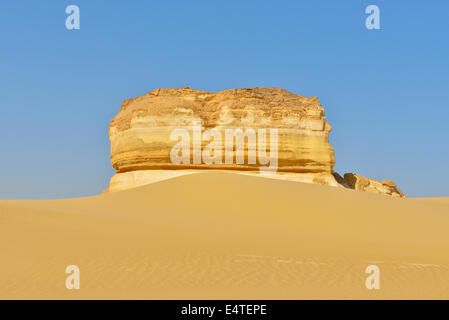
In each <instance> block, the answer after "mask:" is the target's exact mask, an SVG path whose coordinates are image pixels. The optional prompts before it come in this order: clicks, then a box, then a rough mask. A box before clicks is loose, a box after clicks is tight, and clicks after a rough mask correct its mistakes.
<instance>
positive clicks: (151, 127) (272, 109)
mask: <svg viewBox="0 0 449 320" xmlns="http://www.w3.org/2000/svg"><path fill="white" fill-rule="evenodd" d="M194 121H197V122H200V123H201V126H202V128H203V130H207V129H210V128H215V129H218V130H220V131H221V132H223V137H224V131H225V130H226V129H234V128H241V129H243V130H246V129H247V128H252V129H254V130H256V131H257V129H269V128H276V129H278V169H277V171H278V172H286V173H304V174H317V175H320V174H321V175H323V174H324V175H326V178H325V179H324V180H326V179H327V180H329V183H330V184H332V182H334V183H335V180H334V179H333V177H331V175H332V168H333V165H334V163H335V157H334V150H333V148H332V147H331V145H330V144H329V141H328V135H329V132H330V130H331V126H330V125H329V124H328V123H327V121H326V118H325V116H324V110H323V107H322V106H321V105H320V103H319V102H318V98H316V97H314V98H306V97H303V96H300V95H296V94H293V93H291V92H288V91H287V90H284V89H279V88H251V89H232V90H225V91H221V92H217V93H209V92H205V91H198V90H192V89H188V88H183V89H157V90H154V91H152V92H150V93H148V94H145V95H143V96H140V97H137V98H134V99H129V100H126V101H124V102H123V105H122V107H121V109H120V112H119V113H118V115H117V116H116V117H115V118H114V119H113V120H112V121H111V124H110V127H109V136H110V140H111V162H112V166H113V167H114V168H115V169H116V171H117V174H119V175H120V174H123V173H130V172H135V171H140V172H142V171H146V170H179V169H183V170H191V169H225V170H240V171H258V167H260V166H259V165H258V164H255V165H254V164H253V165H251V164H248V161H246V162H245V163H244V164H236V163H235V162H234V163H233V164H225V161H224V159H223V161H222V164H210V165H208V164H204V163H201V164H195V163H194V161H193V160H192V161H190V163H189V164H185V163H184V164H174V163H173V162H172V161H171V159H170V151H171V150H172V148H173V147H174V145H175V144H176V143H177V141H171V140H170V135H171V133H172V132H173V130H175V129H177V128H181V129H186V130H187V131H188V132H189V133H190V134H192V130H193V129H192V124H193V122H194ZM267 135H268V134H267ZM268 140H269V139H268ZM207 143H209V142H207V141H203V142H202V147H204V146H205V145H206V144H207ZM267 144H268V141H267ZM191 148H192V152H191V155H192V154H193V146H191ZM224 148H225V143H224V142H223V144H222V149H223V150H222V152H223V155H224V153H225V150H224ZM247 153H248V146H247V145H245V157H246V158H247ZM142 173H143V172H142ZM159 173H160V172H159ZM159 173H158V174H159ZM146 175H148V173H146ZM127 176H128V177H129V178H127V179H125V180H130V179H131V180H132V179H134V180H139V179H140V178H139V177H137V176H136V175H135V174H134V175H132V176H131V175H129V174H128V175H127ZM329 177H331V178H329ZM120 179H121V182H120V184H121V185H122V186H124V185H126V183H124V181H123V178H120ZM115 180H119V179H118V177H116V178H113V180H112V184H114V183H115ZM144 180H145V181H146V180H148V179H144ZM141 182H142V181H141ZM142 183H143V182H142ZM131 184H132V183H131ZM138 184H139V185H140V183H138ZM121 188H122V187H120V189H121ZM111 189H112V191H114V186H112V188H111Z"/></svg>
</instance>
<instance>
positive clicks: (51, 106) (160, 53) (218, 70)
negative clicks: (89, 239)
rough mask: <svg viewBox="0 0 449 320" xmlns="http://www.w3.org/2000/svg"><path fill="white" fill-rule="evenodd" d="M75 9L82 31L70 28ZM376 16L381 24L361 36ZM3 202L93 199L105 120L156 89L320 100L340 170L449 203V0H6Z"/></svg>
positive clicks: (0, 163) (0, 14)
mask: <svg viewBox="0 0 449 320" xmlns="http://www.w3.org/2000/svg"><path fill="white" fill-rule="evenodd" d="M71 4H75V5H78V6H79V8H80V11H81V29H80V30H72V31H69V30H67V29H66V28H65V19H66V17H67V14H66V13H65V8H66V6H68V5H71ZM369 4H375V5H378V6H379V8H380V18H381V30H367V29H366V28H365V19H366V17H367V15H366V14H365V8H366V6H368V5H369ZM0 6H1V10H0V41H1V42H0V43H1V47H0V48H1V50H0V99H1V100H0V101H1V102H0V134H1V136H2V137H3V139H2V140H1V144H0V148H1V151H0V155H1V156H0V168H1V171H0V198H16V199H19V198H20V199H23V198H62V197H78V196H87V195H92V194H97V193H99V192H100V191H101V190H102V189H104V188H106V187H107V185H108V181H109V178H110V177H111V176H112V175H113V174H114V170H113V169H112V167H111V165H110V160H109V148H110V145H109V140H108V135H107V131H108V125H109V121H110V120H111V119H112V118H113V117H114V116H115V114H116V113H117V112H118V110H119V108H120V105H121V102H122V100H124V99H127V98H130V97H135V96H138V95H141V94H144V93H146V92H148V91H151V90H153V89H155V88H159V87H162V88H164V87H182V86H189V87H191V88H193V89H200V90H206V91H219V90H223V89H229V88H240V87H255V86H275V87H282V88H286V89H288V90H290V91H292V92H294V93H298V94H302V95H304V96H318V97H319V100H320V102H321V104H322V105H323V106H324V108H325V111H326V116H327V119H328V121H329V123H330V124H331V125H332V126H333V128H334V129H333V131H332V132H331V136H330V141H331V144H332V145H333V146H334V148H335V150H336V159H337V163H336V166H335V169H336V171H338V172H340V173H344V172H357V173H360V174H362V175H364V176H367V177H370V178H375V179H381V180H382V179H391V180H394V181H396V182H397V184H398V185H399V187H401V188H402V189H403V191H404V192H405V193H406V194H407V195H409V196H414V197H417V196H449V188H448V186H447V181H449V161H448V158H449V142H448V140H449V132H448V124H449V41H448V40H449V37H448V36H449V18H448V17H449V16H448V13H449V2H448V1H444V0H440V1H437V0H433V1H432V0H430V1H405V0H404V1H400V0H389V1H377V0H373V1H361V0H352V1H351V0H347V1H332V0H328V1H316V0H315V1H312V0H310V1H299V0H295V1H279V0H277V1H248V0H245V1H241V0H240V1H230V0H227V1H211V0H209V1H139V0H135V1H118V0H117V1H99V0H89V1H87V0H71V1H44V0H42V1H21V0H15V1H8V2H6V1H3V2H2V4H1V5H0Z"/></svg>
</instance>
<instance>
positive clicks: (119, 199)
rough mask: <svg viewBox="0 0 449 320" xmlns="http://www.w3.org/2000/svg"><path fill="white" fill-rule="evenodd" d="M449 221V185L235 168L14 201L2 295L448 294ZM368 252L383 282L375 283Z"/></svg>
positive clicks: (3, 215)
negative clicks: (431, 192) (417, 187)
mask: <svg viewBox="0 0 449 320" xmlns="http://www.w3.org/2000/svg"><path fill="white" fill-rule="evenodd" d="M448 230H449V198H445V199H405V198H395V197H391V196H385V195H377V194H372V193H368V192H362V191H355V190H350V189H345V188H336V187H330V186H323V185H315V184H307V183H301V182H293V181H283V180H276V179H267V178H261V177H256V176H249V175H239V174H235V173H231V172H206V173H198V174H190V175H184V176H179V177H176V178H172V179H169V180H165V181H161V182H157V183H153V184H150V185H146V186H143V187H139V188H134V189H130V190H126V191H122V192H117V193H109V194H103V195H100V196H93V197H87V198H80V199H66V200H39V201H22V200H20V201H15V200H2V201H0V242H1V250H0V260H1V264H0V298H2V299H5V298H7V299H19V298H20V299H36V298H38V299H51V298H56V299H94V298H106V299H109V298H112V299H115V298H124V299H166V298H167V299H365V298H367V299H430V298H436V299H448V298H449V232H448ZM68 265H77V266H79V268H80V275H81V277H80V280H81V282H80V286H81V287H80V289H79V290H68V289H66V287H65V280H66V277H67V274H66V273H65V269H66V267H67V266H68ZM369 265H377V266H378V267H379V268H380V284H381V288H380V290H368V289H367V288H366V287H365V280H366V278H367V276H368V275H367V274H365V269H366V267H367V266H369Z"/></svg>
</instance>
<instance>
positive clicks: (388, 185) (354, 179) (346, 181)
mask: <svg viewBox="0 0 449 320" xmlns="http://www.w3.org/2000/svg"><path fill="white" fill-rule="evenodd" d="M334 176H335V178H336V180H337V182H339V183H340V184H342V185H343V186H345V187H347V188H350V189H355V190H362V191H368V192H372V193H378V194H386V195H391V196H395V197H401V198H405V194H404V193H403V192H402V191H401V190H400V189H399V188H398V187H397V186H396V183H394V182H393V181H391V180H384V181H382V182H380V181H377V180H373V179H369V178H366V177H363V176H361V175H359V174H353V173H345V175H344V178H342V177H341V176H340V175H338V173H334Z"/></svg>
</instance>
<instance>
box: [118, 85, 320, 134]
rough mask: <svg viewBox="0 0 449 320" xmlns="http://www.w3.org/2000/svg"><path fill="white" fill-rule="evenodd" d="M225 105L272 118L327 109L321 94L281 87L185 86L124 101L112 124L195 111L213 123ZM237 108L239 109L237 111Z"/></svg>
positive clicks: (312, 114) (315, 114) (314, 114)
mask: <svg viewBox="0 0 449 320" xmlns="http://www.w3.org/2000/svg"><path fill="white" fill-rule="evenodd" d="M223 108H226V109H229V110H230V111H231V112H233V116H235V117H237V118H238V117H239V114H238V113H239V112H242V111H243V112H242V113H241V115H240V116H242V117H245V116H246V115H247V114H246V112H250V113H254V112H257V113H258V115H260V116H263V117H268V118H270V119H271V120H274V121H275V120H279V119H281V118H284V117H290V116H296V117H308V118H314V117H321V116H323V114H324V110H323V108H322V106H321V105H320V103H319V102H318V97H310V98H308V97H304V96H301V95H298V94H294V93H291V92H289V91H287V90H285V89H281V88H273V87H268V88H260V87H255V88H241V89H228V90H223V91H219V92H217V93H211V92H207V91H201V90H194V89H190V88H187V87H184V88H166V89H156V90H153V91H151V92H149V93H147V94H144V95H141V96H138V97H136V98H132V99H128V100H125V101H123V104H122V107H121V109H120V112H119V113H118V115H117V116H116V117H115V118H114V119H113V120H112V122H111V126H115V127H117V129H119V130H123V129H126V127H127V120H129V118H132V117H134V116H147V115H153V116H164V115H180V114H182V113H184V114H186V115H187V114H188V113H190V114H191V115H196V116H198V117H200V118H202V119H203V121H204V125H205V126H213V125H214V123H215V120H216V118H217V116H218V113H219V112H221V111H223ZM236 112H237V113H236Z"/></svg>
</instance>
